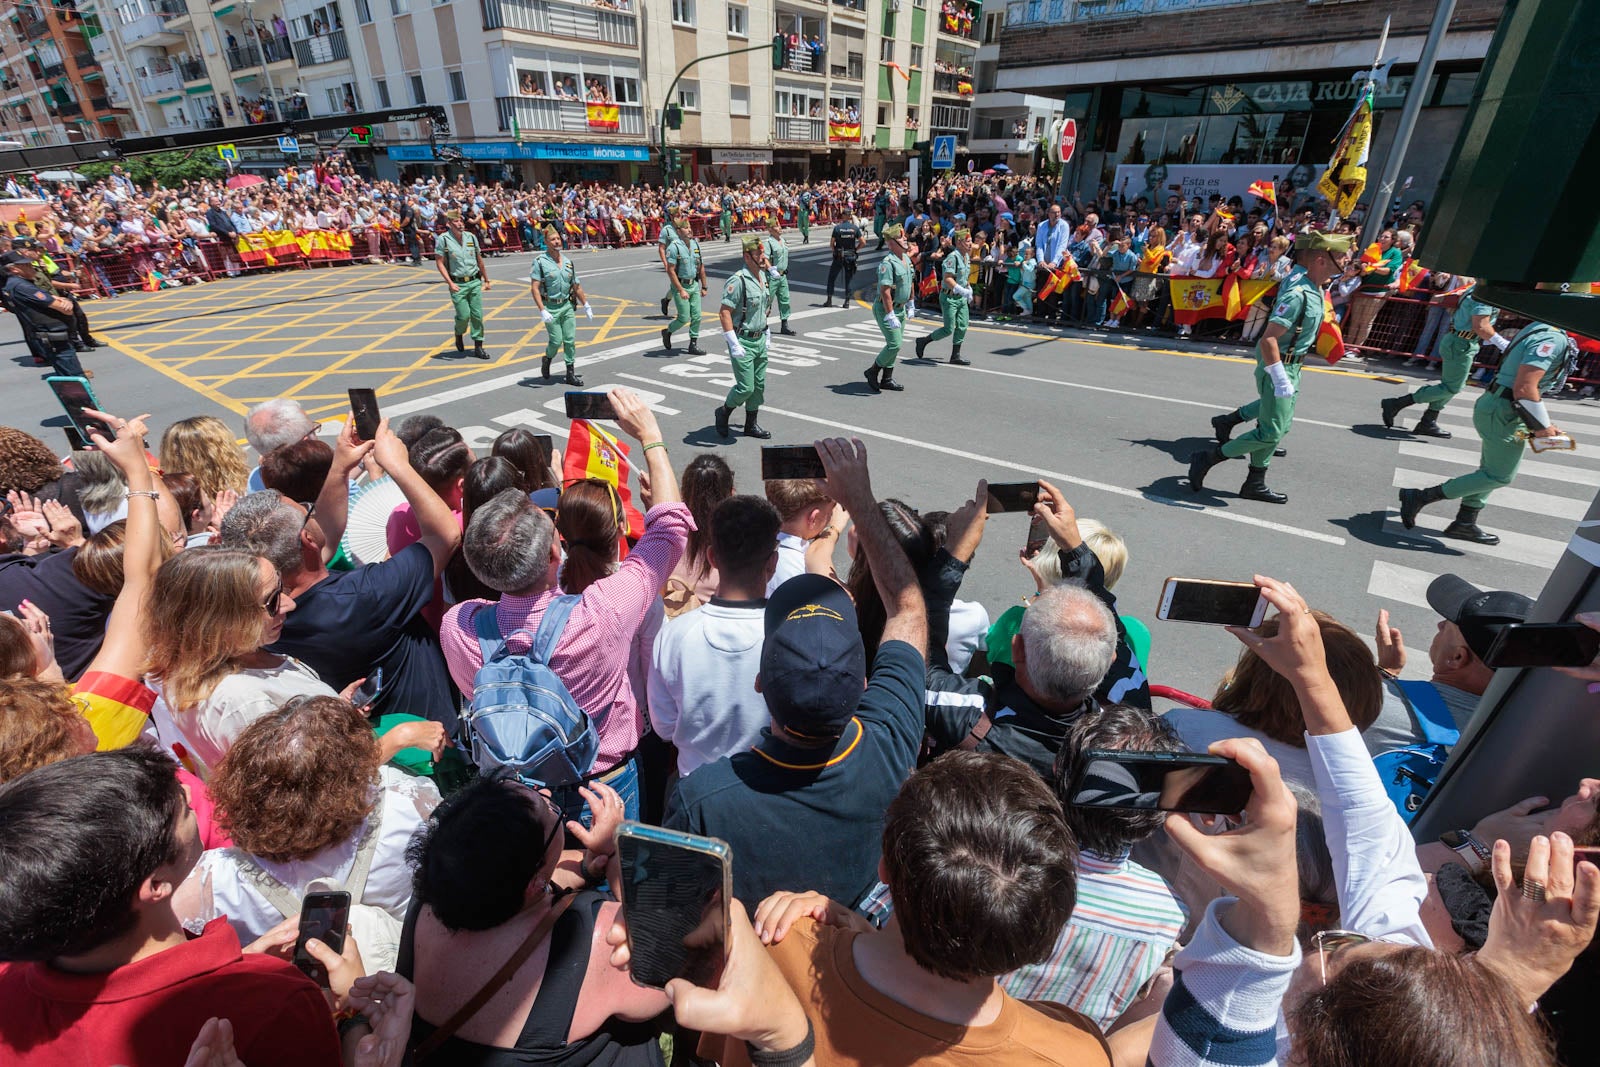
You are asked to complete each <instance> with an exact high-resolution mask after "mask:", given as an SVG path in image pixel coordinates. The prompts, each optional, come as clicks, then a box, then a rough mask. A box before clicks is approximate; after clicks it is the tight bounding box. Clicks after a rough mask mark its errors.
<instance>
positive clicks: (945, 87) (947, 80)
mask: <svg viewBox="0 0 1600 1067" xmlns="http://www.w3.org/2000/svg"><path fill="white" fill-rule="evenodd" d="M963 83H965V84H966V86H967V89H968V92H967V93H962V92H961V86H962V84H963ZM971 88H972V75H970V74H946V73H943V72H939V71H936V72H934V75H933V91H934V92H936V93H957V94H960V95H963V96H967V95H971Z"/></svg>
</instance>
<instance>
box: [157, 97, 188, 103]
mask: <svg viewBox="0 0 1600 1067" xmlns="http://www.w3.org/2000/svg"><path fill="white" fill-rule="evenodd" d="M182 100H183V97H181V96H163V97H162V98H161V99H160V100H157V101H156V103H158V104H176V103H179V102H181V101H182Z"/></svg>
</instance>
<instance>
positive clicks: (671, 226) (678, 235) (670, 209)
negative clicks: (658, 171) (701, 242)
mask: <svg viewBox="0 0 1600 1067" xmlns="http://www.w3.org/2000/svg"><path fill="white" fill-rule="evenodd" d="M681 210H682V209H681V208H679V207H678V205H677V204H668V205H667V217H666V218H665V219H664V220H662V223H661V233H660V234H659V235H658V236H657V237H656V255H658V256H660V257H661V269H662V270H664V271H666V272H667V295H666V296H664V297H662V298H661V314H663V315H670V314H672V312H671V311H669V310H668V308H670V307H671V305H672V300H673V297H675V296H676V295H677V293H678V286H677V284H676V283H675V282H674V281H673V274H672V266H671V264H669V263H668V262H667V258H668V253H669V252H670V251H671V249H672V246H673V245H675V244H677V243H678V242H680V241H682V240H683V239H684V236H685V235H684V233H682V232H680V231H679V229H678V224H679V221H680V219H681V217H682V216H681V215H680V214H679V212H680V211H681ZM667 347H668V348H670V347H672V346H671V345H668V346H667Z"/></svg>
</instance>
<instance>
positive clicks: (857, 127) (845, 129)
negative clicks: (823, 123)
mask: <svg viewBox="0 0 1600 1067" xmlns="http://www.w3.org/2000/svg"><path fill="white" fill-rule="evenodd" d="M828 140H830V141H859V140H861V123H859V122H830V123H828Z"/></svg>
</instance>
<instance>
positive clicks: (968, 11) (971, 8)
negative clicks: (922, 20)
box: [933, 0, 1032, 41]
mask: <svg viewBox="0 0 1600 1067" xmlns="http://www.w3.org/2000/svg"><path fill="white" fill-rule="evenodd" d="M1027 2H1032V0H1027ZM933 20H934V22H935V23H936V24H937V25H938V27H939V32H940V33H942V34H944V35H945V36H946V37H959V38H961V39H962V40H964V41H971V40H975V39H976V37H977V31H978V27H979V26H981V25H982V23H983V8H982V5H981V4H974V3H963V2H962V0H945V3H944V4H943V5H942V6H941V8H940V10H939V13H938V14H936V15H934V16H933Z"/></svg>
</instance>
